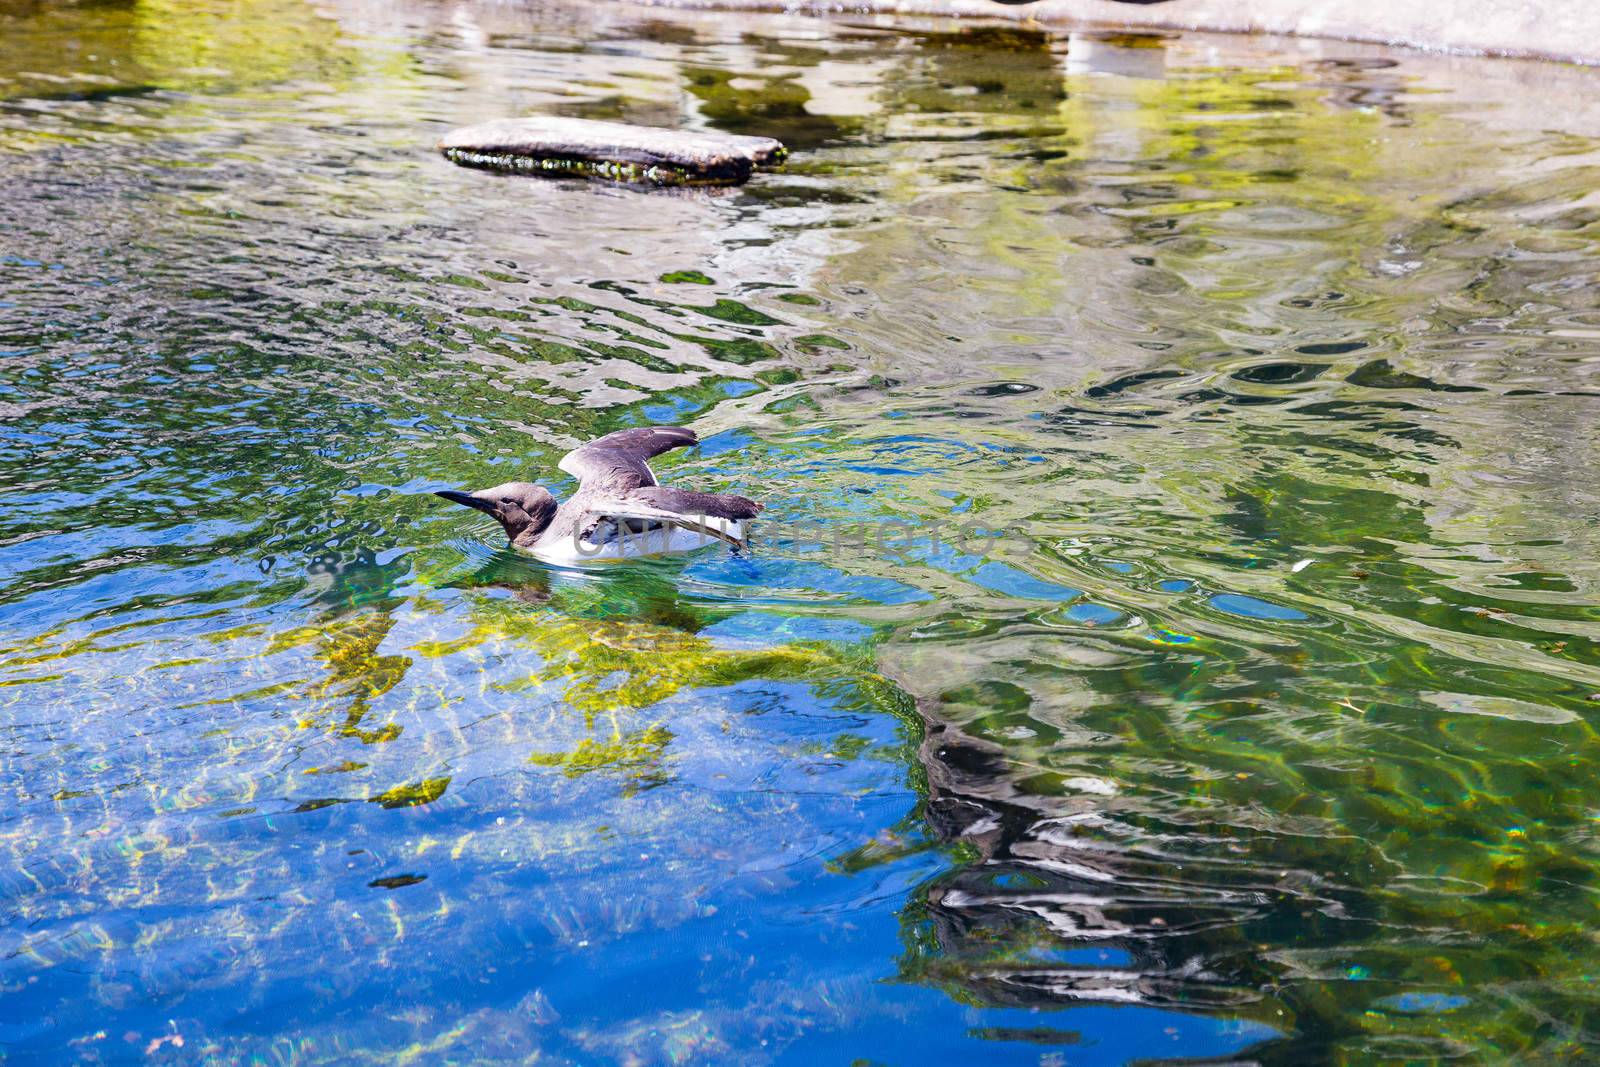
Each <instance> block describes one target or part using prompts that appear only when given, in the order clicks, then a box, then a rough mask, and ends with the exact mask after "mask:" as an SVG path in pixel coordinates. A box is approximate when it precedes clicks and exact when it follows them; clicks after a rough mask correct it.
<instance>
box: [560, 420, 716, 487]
mask: <svg viewBox="0 0 1600 1067" xmlns="http://www.w3.org/2000/svg"><path fill="white" fill-rule="evenodd" d="M698 440H699V439H698V438H697V437H695V435H694V431H693V430H691V429H689V428H688V427H685V426H641V427H639V428H638V429H636V430H618V431H617V432H616V433H608V434H606V435H605V436H604V437H602V438H600V439H599V440H597V441H590V442H589V443H588V444H586V445H583V446H581V447H579V448H575V449H573V450H572V451H571V452H568V453H567V454H566V456H564V457H563V458H562V460H561V464H560V466H561V469H562V470H564V471H566V472H567V473H568V474H570V475H572V476H573V477H574V478H576V479H578V484H579V485H586V484H590V483H592V484H593V486H594V487H595V488H598V489H605V490H609V491H612V492H626V491H627V490H629V489H635V488H638V487H639V486H653V485H655V484H656V476H655V475H654V474H653V473H651V471H650V464H649V462H648V461H649V460H651V459H653V458H655V457H656V456H659V455H661V453H663V452H669V451H671V450H672V449H674V448H682V447H684V446H685V445H692V444H694V443H696V442H697V441H698Z"/></svg>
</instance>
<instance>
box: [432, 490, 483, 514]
mask: <svg viewBox="0 0 1600 1067" xmlns="http://www.w3.org/2000/svg"><path fill="white" fill-rule="evenodd" d="M433 495H434V496H442V497H444V498H445V499H446V500H448V501H450V503H452V504H461V505H464V506H466V507H469V508H476V509H478V510H479V511H482V512H486V513H488V514H490V515H493V514H494V513H495V507H494V504H492V503H490V502H489V501H487V500H479V499H478V498H477V497H475V496H473V495H472V494H471V493H458V492H456V491H455V490H454V489H438V490H435V491H434V494H433Z"/></svg>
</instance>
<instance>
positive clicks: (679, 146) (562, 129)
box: [439, 116, 788, 185]
mask: <svg viewBox="0 0 1600 1067" xmlns="http://www.w3.org/2000/svg"><path fill="white" fill-rule="evenodd" d="M439 151H441V152H443V153H444V155H445V157H446V158H447V159H449V160H450V161H451V162H453V163H459V164H460V165H462V166H464V167H483V168H486V169H489V170H503V171H513V172H517V173H525V174H542V175H548V176H550V177H563V176H568V175H570V176H574V177H590V178H608V179H610V180H612V181H622V182H640V183H644V184H649V185H738V184H740V183H741V182H744V181H746V180H748V179H749V177H750V175H751V173H752V172H753V171H754V170H755V169H756V168H757V167H768V166H776V165H777V164H779V163H781V162H783V159H784V157H785V156H787V155H788V149H786V148H784V147H783V144H782V143H781V142H778V141H775V140H773V139H772V138H770V137H740V136H738V135H735V134H730V133H707V132H704V131H699V130H668V129H661V128H659V127H655V126H631V125H629V124H627V123H623V122H599V121H596V120H594V119H568V118H557V117H554V116H536V117H533V118H524V119H495V120H493V121H490V122H480V123H478V124H477V125H475V126H463V127H462V128H461V129H459V130H452V131H451V132H450V133H448V134H446V135H445V136H444V138H443V139H442V140H440V142H439Z"/></svg>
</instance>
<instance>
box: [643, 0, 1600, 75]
mask: <svg viewBox="0 0 1600 1067" xmlns="http://www.w3.org/2000/svg"><path fill="white" fill-rule="evenodd" d="M640 2H643V3H645V4H647V5H649V6H658V7H672V8H694V9H700V10H733V11H778V12H783V13H786V14H808V15H852V14H853V15H918V16H936V17H937V16H944V17H952V18H993V19H1007V20H1010V21H1015V22H1036V23H1039V24H1043V25H1050V26H1061V27H1066V28H1078V29H1087V30H1118V29H1121V30H1135V31H1143V30H1187V31H1196V32H1209V33H1240V34H1270V35H1275V36H1285V37H1320V38H1330V39H1334V40H1344V41H1358V42H1363V43H1369V44H1382V45H1390V46H1395V47H1401V48H1410V49H1417V50H1420V51H1427V52H1445V53H1451V54H1458V55H1483V56H1509V57H1515V58H1525V59H1543V60H1554V61H1558V62H1566V63H1581V64H1586V65H1600V7H1584V6H1582V5H1575V4H1560V5H1558V4H1556V3H1553V2H1550V0H1535V2H1519V0H1454V2H1453V3H1452V4H1450V5H1449V7H1448V10H1440V9H1439V8H1438V7H1430V6H1426V5H1415V6H1404V5H1396V4H1384V3H1380V2H1378V0H1342V2H1341V0H1250V2H1249V3H1248V4H1244V3H1241V2H1240V0H1162V2H1155V3H1139V2H1124V0H1038V2H1036V3H1024V4H1010V3H1000V2H997V0H848V2H833V0H795V2H791V3H783V2H774V0H640Z"/></svg>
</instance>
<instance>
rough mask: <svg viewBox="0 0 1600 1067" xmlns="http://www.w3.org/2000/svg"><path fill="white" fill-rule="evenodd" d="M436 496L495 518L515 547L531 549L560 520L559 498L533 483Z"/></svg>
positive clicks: (511, 484) (442, 493) (450, 492)
mask: <svg viewBox="0 0 1600 1067" xmlns="http://www.w3.org/2000/svg"><path fill="white" fill-rule="evenodd" d="M433 495H434V496H442V497H444V498H445V499H446V500H448V501H450V502H452V503H455V504H462V505H464V506H466V507H469V508H476V509H477V510H479V511H481V512H483V513H484V514H486V515H493V516H494V518H495V521H496V522H498V523H499V524H500V525H501V526H503V527H505V531H506V536H507V537H508V538H510V539H511V543H512V544H514V545H531V544H532V543H533V542H534V541H535V540H536V539H537V538H538V536H539V535H540V534H542V533H544V531H545V528H546V527H548V526H549V525H550V521H551V520H552V519H554V518H555V516H556V498H555V497H553V496H551V495H550V491H549V490H548V489H544V488H542V487H540V486H537V485H534V484H533V483H532V482H507V483H505V484H504V485H497V486H495V487H494V488H492V489H479V490H478V491H477V492H476V493H458V492H456V491H455V490H454V489H441V490H439V491H438V492H436V493H434V494H433Z"/></svg>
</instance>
